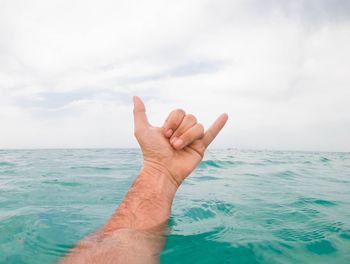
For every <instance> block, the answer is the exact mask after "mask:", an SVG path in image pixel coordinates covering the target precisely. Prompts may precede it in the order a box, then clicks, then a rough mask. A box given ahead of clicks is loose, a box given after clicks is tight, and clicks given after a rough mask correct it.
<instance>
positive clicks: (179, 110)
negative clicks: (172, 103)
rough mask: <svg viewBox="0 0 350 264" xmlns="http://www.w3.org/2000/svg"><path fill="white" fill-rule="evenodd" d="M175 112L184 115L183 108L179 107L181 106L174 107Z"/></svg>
mask: <svg viewBox="0 0 350 264" xmlns="http://www.w3.org/2000/svg"><path fill="white" fill-rule="evenodd" d="M175 112H176V113H177V114H180V115H185V114H186V112H185V110H183V109H181V108H178V109H176V110H175Z"/></svg>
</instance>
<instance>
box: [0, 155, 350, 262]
mask: <svg viewBox="0 0 350 264" xmlns="http://www.w3.org/2000/svg"><path fill="white" fill-rule="evenodd" d="M140 165H141V154H140V152H139V151H138V150H134V149H108V150H103V149H89V150H88V149H81V150H0V263H54V262H55V261H57V260H58V259H59V258H60V256H62V255H63V254H65V252H67V251H68V250H69V249H70V248H71V247H72V246H73V245H74V243H75V242H76V241H77V240H79V239H81V238H83V237H84V236H85V235H87V234H89V233H91V232H92V231H93V230H95V229H97V228H98V227H99V226H100V225H102V224H103V223H104V222H105V221H106V219H107V218H108V217H109V216H110V215H111V214H112V212H113V211H114V209H115V208H116V206H117V205H118V204H119V203H120V202H121V200H122V198H123V196H124V195H125V193H126V192H127V190H128V188H129V187H130V185H131V183H132V181H133V180H134V178H135V176H136V175H137V173H138V170H139V169H140ZM169 225H170V234H169V235H168V236H167V243H166V245H165V248H164V250H163V252H162V254H161V262H162V263H350V154H349V153H317V152H281V151H247V150H245V151H243V150H240V151H239V150H235V149H227V150H211V151H209V152H208V153H207V155H206V157H205V159H204V161H203V162H202V163H201V164H200V166H199V167H198V168H197V170H196V171H195V172H194V173H193V174H192V175H191V176H190V177H189V178H188V179H187V180H186V181H185V182H184V184H183V185H182V186H181V187H180V189H179V190H178V193H177V195H176V198H175V201H174V205H173V211H172V216H171V219H170V222H169Z"/></svg>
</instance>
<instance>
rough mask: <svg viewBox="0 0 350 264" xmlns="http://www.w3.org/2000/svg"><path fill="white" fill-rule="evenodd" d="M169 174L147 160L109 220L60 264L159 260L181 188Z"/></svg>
mask: <svg viewBox="0 0 350 264" xmlns="http://www.w3.org/2000/svg"><path fill="white" fill-rule="evenodd" d="M169 176H170V175H169V174H168V172H167V171H166V170H164V169H162V168H161V167H158V166H157V165H155V164H148V163H147V162H146V163H145V164H144V167H143V168H142V170H141V172H140V174H139V175H138V177H137V178H136V179H135V181H134V183H133V185H132V187H131V188H130V190H129V191H128V193H127V194H126V196H125V197H124V199H123V201H122V202H121V204H120V205H119V207H118V208H117V210H116V211H115V213H114V214H113V215H112V216H111V217H110V219H109V220H108V221H107V223H106V224H105V225H104V226H103V227H102V228H101V229H99V230H98V231H97V232H95V233H93V234H92V235H90V236H88V237H86V238H85V239H83V240H82V241H79V242H78V244H77V246H76V247H75V248H74V249H73V250H72V251H71V252H70V254H69V255H67V256H66V257H65V258H63V259H62V260H61V262H60V263H62V264H63V263H74V264H77V263H84V264H85V263H104V264H105V263H130V264H136V263H143V264H144V263H152V264H153V263H158V262H159V253H160V252H161V250H162V248H163V245H164V242H165V239H164V236H163V234H162V233H163V231H164V228H165V224H166V222H167V220H168V218H169V215H170V210H171V205H172V201H173V198H174V195H175V192H176V190H177V185H176V183H175V182H174V181H173V180H172V178H171V177H169Z"/></svg>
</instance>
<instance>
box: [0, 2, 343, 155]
mask: <svg viewBox="0 0 350 264" xmlns="http://www.w3.org/2000/svg"><path fill="white" fill-rule="evenodd" d="M349 47H350V1H348V0H343V1H341V0H328V1H326V0H324V1H323V0H305V1H302V0H294V1H289V0H264V1H261V0H255V1H254V0H241V1H239V0H198V1H192V0H176V1H165V0H159V1H153V0H148V1H144V0H143V1H131V0H125V1H116V0H94V1H87V0H81V1H80V0H50V1H47V0H41V1H39V0H31V1H28V0H22V1H20V0H0V148H50V147H136V146H137V144H136V141H135V140H134V138H133V133H132V129H133V127H132V104H131V102H132V100H131V99H132V95H139V96H141V97H142V98H143V99H144V100H145V103H146V107H147V112H148V114H149V118H150V120H151V121H152V123H153V124H154V125H161V124H162V122H163V120H164V119H165V117H166V116H167V114H168V112H169V111H171V110H172V109H173V108H178V107H181V108H183V109H185V110H186V111H187V112H189V113H193V114H195V115H197V116H198V119H199V120H200V121H201V122H202V123H203V124H204V125H205V126H206V127H207V126H208V125H210V123H211V122H212V121H213V120H214V119H215V118H216V116H217V115H219V114H220V113H222V112H227V113H228V114H229V116H230V119H229V123H228V124H227V126H226V127H225V129H224V131H223V132H222V134H221V135H220V136H219V138H218V139H217V140H216V142H215V143H214V144H213V145H214V146H213V147H237V148H249V149H282V150H284V149H290V150H322V151H350V49H349Z"/></svg>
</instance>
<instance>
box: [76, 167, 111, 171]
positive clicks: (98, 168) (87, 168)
mask: <svg viewBox="0 0 350 264" xmlns="http://www.w3.org/2000/svg"><path fill="white" fill-rule="evenodd" d="M70 169H72V170H97V171H99V170H100V171H110V170H113V168H111V167H103V166H72V167H70Z"/></svg>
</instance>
